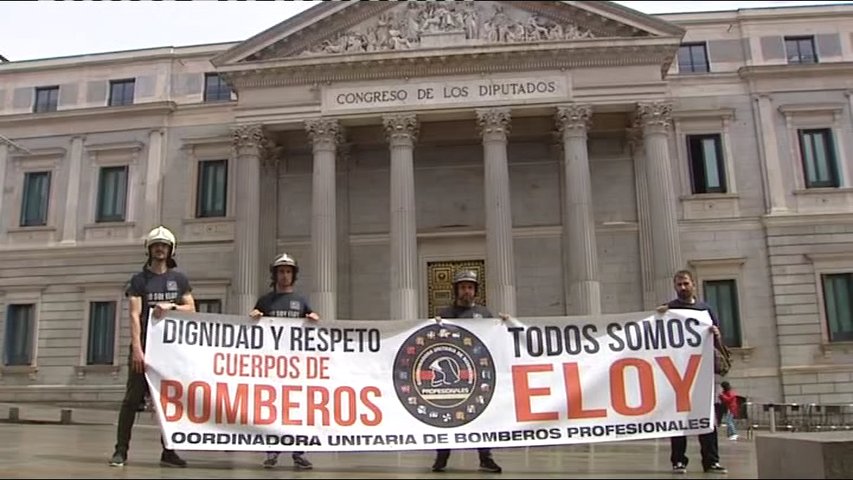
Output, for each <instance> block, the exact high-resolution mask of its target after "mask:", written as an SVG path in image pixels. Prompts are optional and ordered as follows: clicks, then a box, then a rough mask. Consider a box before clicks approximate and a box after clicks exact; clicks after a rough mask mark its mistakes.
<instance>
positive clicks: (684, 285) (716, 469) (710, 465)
mask: <svg viewBox="0 0 853 480" xmlns="http://www.w3.org/2000/svg"><path fill="white" fill-rule="evenodd" d="M673 283H674V286H675V293H676V294H677V298H675V299H674V300H672V301H670V302H669V303H667V304H666V305H661V306H660V307H658V313H664V312H666V310H667V309H669V308H681V309H688V310H707V312H708V315H709V316H710V317H711V321H712V322H713V326H711V332H712V333H713V334H714V337H716V338H715V341H717V342H720V341H721V339H720V329H719V328H718V325H719V322H718V321H717V316H716V315H714V311H713V310H712V309H711V307H710V306H709V305H708V304H707V303H705V302H702V301H699V300H698V299H697V298H696V284H695V281H694V279H693V274H692V273H691V272H690V271H688V270H680V271H678V272H676V273H675V275H674V276H673ZM711 425H713V427H714V428H713V430H711V431H710V432H708V433H703V434H700V435H699V445H700V450H701V454H702V468H703V469H704V470H705V472H706V473H727V472H728V470H726V468H725V467H723V466H722V465H720V453H719V444H718V439H717V426H716V425H717V422H716V421H714V422H711ZM670 448H671V454H670V461H671V462H672V470H673V472H675V473H686V472H687V462H688V458H687V453H686V452H687V437H686V436H683V435H682V436H677V437H670Z"/></svg>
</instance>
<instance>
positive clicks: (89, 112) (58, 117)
mask: <svg viewBox="0 0 853 480" xmlns="http://www.w3.org/2000/svg"><path fill="white" fill-rule="evenodd" d="M175 109H176V104H175V102H171V101H168V102H148V103H137V104H133V105H124V106H121V107H94V108H75V109H69V110H58V111H55V112H46V113H17V114H12V115H0V127H19V126H22V125H26V124H32V123H39V124H40V123H44V122H49V121H70V120H78V121H85V120H89V119H98V120H101V119H104V118H114V117H125V116H126V117H128V118H136V117H139V116H140V115H146V114H148V115H168V114H170V113H172V112H174V111H175Z"/></svg>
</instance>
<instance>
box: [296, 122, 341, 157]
mask: <svg viewBox="0 0 853 480" xmlns="http://www.w3.org/2000/svg"><path fill="white" fill-rule="evenodd" d="M305 131H306V132H308V137H310V138H311V142H312V143H313V144H314V150H315V151H316V150H334V149H335V148H336V147H337V145H338V144H339V143H343V140H344V129H343V127H342V126H341V124H340V123H339V122H338V120H337V119H335V118H314V119H311V120H305Z"/></svg>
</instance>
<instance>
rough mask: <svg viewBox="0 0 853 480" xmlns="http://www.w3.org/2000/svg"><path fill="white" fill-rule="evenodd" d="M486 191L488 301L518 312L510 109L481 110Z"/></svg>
mask: <svg viewBox="0 0 853 480" xmlns="http://www.w3.org/2000/svg"><path fill="white" fill-rule="evenodd" d="M476 113H477V124H478V126H479V128H480V134H481V135H482V136H483V167H484V170H485V175H484V181H485V190H486V202H485V206H486V302H487V304H488V305H487V306H488V307H489V310H491V311H492V313H494V314H495V315H497V314H498V313H507V314H509V315H515V262H514V253H513V243H512V212H511V210H510V208H511V205H510V196H509V168H508V166H507V153H506V146H507V136H508V135H509V123H510V110H509V108H489V109H481V110H477V111H476Z"/></svg>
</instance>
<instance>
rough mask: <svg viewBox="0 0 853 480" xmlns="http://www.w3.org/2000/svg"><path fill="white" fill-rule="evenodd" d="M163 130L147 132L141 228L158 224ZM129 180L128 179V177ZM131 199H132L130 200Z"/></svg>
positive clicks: (146, 228)
mask: <svg viewBox="0 0 853 480" xmlns="http://www.w3.org/2000/svg"><path fill="white" fill-rule="evenodd" d="M162 171H163V131H162V130H151V132H149V133H148V162H147V165H146V171H145V200H144V204H145V209H144V211H143V214H142V215H143V218H142V225H143V230H146V231H147V230H148V229H151V228H154V227H155V226H157V225H159V224H160V188H161V184H162V182H161V180H162V178H163V174H162ZM128 181H130V179H128ZM130 201H132V200H130Z"/></svg>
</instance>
